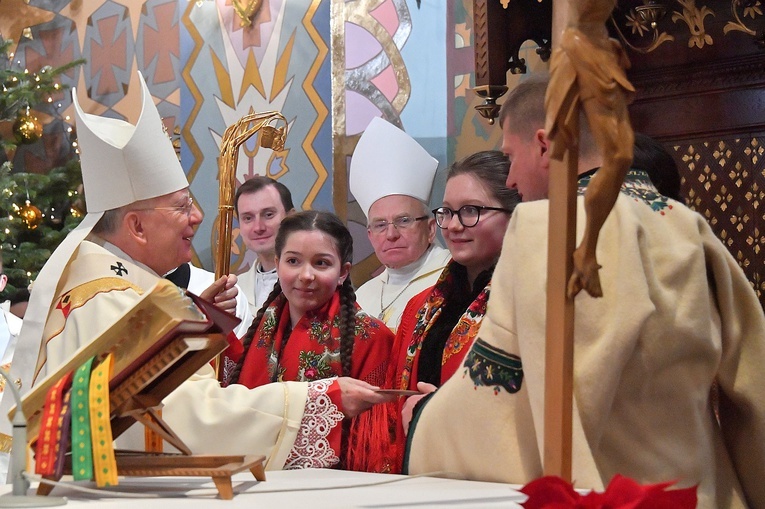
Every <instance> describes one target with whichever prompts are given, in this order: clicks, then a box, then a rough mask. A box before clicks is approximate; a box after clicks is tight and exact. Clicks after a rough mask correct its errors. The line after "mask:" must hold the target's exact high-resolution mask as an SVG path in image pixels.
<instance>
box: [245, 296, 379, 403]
mask: <svg viewBox="0 0 765 509" xmlns="http://www.w3.org/2000/svg"><path fill="white" fill-rule="evenodd" d="M355 309H356V327H355V338H354V359H355V358H356V353H357V350H358V351H360V352H362V353H363V352H364V351H368V350H371V349H373V347H372V346H371V345H372V343H373V342H374V341H377V340H378V339H381V338H379V337H378V336H380V335H383V334H385V335H387V336H388V341H390V340H391V338H392V334H391V333H390V331H389V329H387V327H385V325H384V324H383V323H382V322H380V321H379V320H376V319H374V318H372V317H370V316H369V315H367V314H366V313H364V312H363V311H361V309H360V308H359V307H358V305H356V306H355ZM340 310H341V303H340V292H335V294H334V295H333V296H332V298H331V299H330V300H329V302H327V303H326V304H325V305H324V306H322V307H321V308H319V309H317V310H314V311H310V312H308V313H306V314H305V316H303V318H301V320H300V322H298V324H297V326H296V327H295V328H294V329H293V330H292V332H291V333H290V334H289V337H288V338H287V339H286V340H285V331H286V330H287V328H288V324H289V323H290V314H289V302H287V299H286V298H285V297H284V295H283V294H282V295H280V296H279V297H277V298H276V299H275V300H274V302H272V303H271V305H269V306H268V308H267V309H266V311H265V314H264V315H263V319H262V320H261V322H260V325H258V328H257V330H256V331H255V337H254V339H253V341H252V343H251V344H250V348H249V350H248V352H247V355H246V357H245V361H244V365H243V366H242V372H241V375H240V377H239V383H241V384H243V385H246V386H247V387H250V388H253V387H258V386H260V385H265V384H267V383H270V382H281V381H300V382H304V381H312V380H321V379H324V378H329V377H332V376H340V375H342V364H341V359H340V330H339V324H340ZM383 350H384V348H379V352H374V353H371V354H370V355H369V356H365V357H363V358H364V359H365V364H366V365H358V366H356V365H354V366H353V367H352V373H351V375H352V376H354V377H355V378H361V379H367V381H370V377H371V379H372V380H373V381H370V383H381V382H382V380H383V378H384V374H385V366H386V365H387V356H388V353H389V352H388V353H384V352H383ZM285 352H286V353H285ZM375 354H378V355H375ZM374 357H377V358H374ZM354 364H355V363H354ZM375 370H376V371H375ZM371 371H375V374H370V373H371Z"/></svg>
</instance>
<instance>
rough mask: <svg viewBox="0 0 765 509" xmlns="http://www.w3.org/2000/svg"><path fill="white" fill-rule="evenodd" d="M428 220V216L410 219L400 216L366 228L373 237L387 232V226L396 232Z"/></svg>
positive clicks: (377, 222) (409, 217)
mask: <svg viewBox="0 0 765 509" xmlns="http://www.w3.org/2000/svg"><path fill="white" fill-rule="evenodd" d="M426 219H428V216H420V217H411V216H401V217H397V218H396V219H394V220H393V221H390V222H388V221H375V222H374V223H372V224H370V225H369V226H367V230H369V231H370V232H372V233H374V234H375V235H381V234H383V233H385V232H386V231H388V226H389V225H393V227H394V228H395V229H397V230H406V229H408V228H411V227H412V226H414V225H415V223H417V221H424V220H426Z"/></svg>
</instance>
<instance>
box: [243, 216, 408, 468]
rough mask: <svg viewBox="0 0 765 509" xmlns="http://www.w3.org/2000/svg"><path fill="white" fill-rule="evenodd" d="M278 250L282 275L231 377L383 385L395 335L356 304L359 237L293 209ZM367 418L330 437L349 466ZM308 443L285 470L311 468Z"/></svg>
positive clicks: (251, 381)
mask: <svg viewBox="0 0 765 509" xmlns="http://www.w3.org/2000/svg"><path fill="white" fill-rule="evenodd" d="M275 251H276V267H277V268H276V270H277V273H278V275H279V281H278V282H277V284H276V286H275V287H274V290H273V292H271V294H270V295H269V296H268V298H267V299H266V302H265V304H264V305H263V308H261V309H260V311H258V314H257V316H256V317H255V320H254V321H253V324H252V326H251V327H250V329H249V330H248V331H247V334H246V335H245V337H244V341H243V347H244V353H243V354H242V356H241V357H240V359H239V362H238V363H237V366H236V368H235V369H234V370H233V372H232V373H231V378H230V381H231V383H239V384H242V385H245V386H247V387H249V388H254V387H258V386H261V385H265V384H268V383H271V382H282V381H312V380H319V379H324V378H330V377H334V376H350V377H353V378H357V379H359V380H363V381H365V382H368V383H370V384H372V385H375V386H380V385H382V384H383V382H384V379H385V374H386V369H387V366H388V359H389V356H390V351H391V345H392V342H393V334H392V332H391V331H390V329H388V328H387V327H386V326H385V324H384V323H382V322H381V321H379V320H377V319H375V318H373V317H371V316H369V315H367V314H366V313H364V312H363V311H361V308H360V307H359V306H358V305H357V304H356V296H355V293H354V291H353V287H352V286H351V282H350V278H349V277H348V276H349V273H350V269H351V260H352V257H353V239H352V237H351V234H350V232H349V231H348V229H347V228H346V227H345V225H343V223H342V222H341V221H340V220H339V219H338V218H337V217H336V216H335V215H333V214H330V213H327V212H316V211H305V212H298V213H295V214H291V215H289V216H287V217H286V218H284V219H283V220H282V223H281V226H280V227H279V233H278V234H277V236H276V244H275ZM335 399H337V398H335ZM340 410H342V409H340ZM335 415H336V413H335ZM367 418H369V416H368V413H367V414H361V415H360V416H357V417H355V418H354V419H352V420H351V421H354V422H351V421H348V422H346V423H344V425H343V426H342V432H340V428H335V429H337V430H338V432H337V433H334V432H333V433H331V434H330V435H329V437H328V438H329V444H328V445H329V450H328V451H327V454H333V455H334V456H335V458H336V459H337V462H336V463H335V464H336V465H338V466H341V467H347V466H348V464H347V462H346V458H347V455H348V454H349V452H348V451H349V449H350V450H351V451H352V450H353V449H354V448H355V447H356V444H357V443H358V441H359V440H358V438H357V435H356V434H355V433H354V432H353V429H355V426H354V424H355V423H356V422H358V421H360V420H363V419H367ZM327 424H334V422H333V423H327ZM362 439H363V437H362ZM305 445H306V447H305V452H306V454H305V456H304V457H301V455H300V454H299V453H298V454H293V457H292V458H291V459H290V460H289V461H288V463H287V465H285V468H290V467H292V468H300V467H305V466H312V462H311V460H310V457H311V456H315V451H314V452H311V449H314V448H315V446H316V444H313V443H306V444H305ZM296 448H297V447H296Z"/></svg>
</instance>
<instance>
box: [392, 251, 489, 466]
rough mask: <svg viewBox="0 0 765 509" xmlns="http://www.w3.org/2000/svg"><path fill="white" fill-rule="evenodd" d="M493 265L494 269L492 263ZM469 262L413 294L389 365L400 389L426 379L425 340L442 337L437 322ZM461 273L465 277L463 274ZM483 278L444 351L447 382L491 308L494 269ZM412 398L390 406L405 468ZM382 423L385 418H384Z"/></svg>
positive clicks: (397, 452) (398, 459) (396, 454)
mask: <svg viewBox="0 0 765 509" xmlns="http://www.w3.org/2000/svg"><path fill="white" fill-rule="evenodd" d="M492 271H493V269H492ZM464 274H465V268H464V267H463V266H461V265H460V264H458V263H456V262H454V261H451V262H449V265H447V266H446V268H445V269H444V270H443V272H442V273H441V276H440V277H439V278H438V281H437V282H436V284H435V286H433V287H431V288H428V289H427V290H425V291H423V292H420V293H419V294H417V295H415V296H414V297H412V298H411V299H410V300H409V302H408V303H407V305H406V309H405V310H404V314H403V316H402V319H401V324H400V326H399V328H398V330H397V332H396V339H395V342H394V343H393V355H392V357H391V359H392V363H391V365H390V367H389V368H388V377H387V380H386V384H387V386H388V387H392V388H394V389H410V390H416V389H417V382H418V381H420V380H422V377H421V376H419V375H420V374H419V373H418V372H419V370H420V359H421V354H422V349H423V344H424V343H425V342H426V341H428V340H429V338H430V340H431V341H433V340H436V338H435V337H432V336H433V334H432V332H433V326H434V324H435V323H436V322H437V321H438V319H439V317H441V318H443V319H446V320H448V318H447V317H442V316H441V315H442V314H443V311H444V309H445V308H446V305H445V304H446V300H447V299H448V298H450V297H449V296H450V295H453V292H461V291H462V289H461V288H459V287H460V286H461V285H460V283H459V282H458V281H459V280H464V281H463V283H464V284H467V283H466V276H465V275H464ZM458 276H460V277H458ZM477 281H478V284H479V285H480V284H482V282H483V283H485V286H483V288H482V289H480V290H479V289H478V288H474V289H473V292H474V293H473V294H474V295H475V294H476V292H477V296H476V297H475V299H473V301H472V302H471V303H470V305H469V306H468V307H467V309H464V308H463V310H462V314H461V315H460V316H459V318H458V319H457V321H456V325H455V326H454V327H453V328H452V329H451V332H450V334H449V337H448V338H447V339H446V342H445V344H444V348H443V350H441V351H440V354H441V362H440V365H441V373H440V383H439V384H436V385H441V384H443V383H445V382H446V381H447V380H448V379H449V378H450V377H451V376H452V375H453V374H454V373H455V372H456V371H457V370H458V369H459V368H460V367H461V366H462V363H463V361H464V359H465V355H466V354H467V352H468V351H469V350H470V347H471V345H472V344H473V340H474V339H475V337H476V335H477V334H478V329H479V328H480V326H481V321H482V320H483V317H484V315H485V314H486V303H487V302H488V300H489V293H490V291H491V271H486V272H484V273H483V274H482V275H481V276H479V278H478V279H477ZM405 400H406V398H399V401H398V404H397V406H396V407H394V408H395V409H396V410H395V411H393V409H392V408H391V407H388V410H389V411H390V415H388V416H387V419H388V420H389V429H395V430H396V431H395V441H394V451H393V452H392V453H391V454H390V455H391V457H392V459H391V460H390V461H389V463H390V465H389V468H390V471H392V472H394V473H397V472H400V469H401V465H402V462H403V455H404V445H405V441H406V437H405V435H404V429H403V427H402V426H401V420H400V417H401V409H402V407H403V405H404V402H405ZM378 425H379V423H378Z"/></svg>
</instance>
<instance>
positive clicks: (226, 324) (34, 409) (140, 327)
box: [22, 281, 266, 500]
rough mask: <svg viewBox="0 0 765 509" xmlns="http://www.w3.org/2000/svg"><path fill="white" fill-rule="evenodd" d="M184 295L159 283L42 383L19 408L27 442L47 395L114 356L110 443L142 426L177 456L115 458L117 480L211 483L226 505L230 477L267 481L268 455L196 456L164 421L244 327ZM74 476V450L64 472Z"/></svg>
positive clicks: (46, 489) (43, 489)
mask: <svg viewBox="0 0 765 509" xmlns="http://www.w3.org/2000/svg"><path fill="white" fill-rule="evenodd" d="M187 296H188V297H190V298H191V301H190V300H189V299H188V298H186V297H185V296H184V295H183V294H182V293H181V292H180V291H179V290H178V288H177V287H175V285H173V284H172V283H170V282H168V281H161V282H160V283H158V284H157V285H156V286H155V287H154V288H153V289H152V290H150V291H149V292H147V293H146V294H145V295H144V296H143V297H142V299H141V300H140V301H139V302H138V303H137V304H136V305H135V306H133V308H131V309H130V310H129V311H128V312H126V313H125V314H124V315H123V316H122V317H121V318H120V319H119V320H118V321H117V322H116V323H115V324H114V325H112V326H111V327H110V328H109V329H108V330H107V331H106V332H104V333H103V334H102V335H101V336H100V337H98V338H97V339H96V340H95V341H93V342H92V343H90V344H88V345H86V346H84V347H83V348H81V349H80V350H78V352H77V353H76V354H75V355H74V356H73V357H72V359H71V360H70V361H69V362H67V363H66V364H65V365H64V366H63V367H62V368H61V369H59V370H58V371H56V372H55V373H53V374H52V375H50V376H49V377H47V378H46V379H45V380H43V381H42V382H41V383H40V384H38V385H37V386H36V387H35V388H34V389H33V390H32V391H31V392H30V393H29V394H28V395H27V396H26V397H25V398H24V399H23V401H22V409H23V411H24V414H25V415H26V416H27V421H28V426H27V437H28V443H29V444H30V445H33V444H34V443H35V442H36V441H37V436H38V434H39V432H40V421H41V417H42V411H43V406H44V402H45V395H46V393H47V392H48V388H49V387H51V386H52V385H53V384H54V383H55V382H56V381H57V380H58V379H59V378H61V377H62V376H63V375H64V374H66V373H68V372H69V371H72V370H74V369H77V367H79V366H80V365H82V364H83V363H84V362H85V361H86V360H87V359H89V358H90V357H93V356H95V357H96V361H101V360H102V359H103V358H105V357H106V355H108V354H109V353H112V354H113V356H114V361H113V362H114V368H113V375H112V377H111V380H110V382H109V402H110V410H111V425H112V436H113V438H115V439H116V438H117V437H118V436H119V435H121V434H122V433H123V432H124V431H126V430H127V429H128V428H129V427H130V426H132V425H133V424H134V423H135V422H140V423H141V424H143V425H144V426H145V427H146V428H148V429H150V430H152V431H153V432H154V433H156V434H157V435H159V436H160V437H161V438H163V439H164V440H165V441H167V442H168V443H170V444H171V445H173V446H174V447H175V448H177V449H178V451H180V453H151V452H143V451H141V452H139V451H115V456H116V462H117V472H118V475H121V476H193V477H197V476H201V477H212V479H213V481H214V482H215V486H216V488H217V489H218V494H219V495H220V498H222V499H225V500H230V499H232V498H233V496H234V492H233V489H232V486H231V476H232V475H234V474H236V473H239V472H242V471H245V470H249V471H250V472H252V474H253V475H254V476H255V478H256V479H257V480H259V481H265V480H266V477H265V471H264V462H265V456H218V455H193V454H192V453H191V450H190V449H189V448H188V447H187V446H186V444H184V443H183V441H182V440H181V439H180V438H179V437H178V436H177V435H176V434H175V433H174V432H173V430H172V429H171V428H170V426H168V425H167V423H165V422H164V421H163V420H162V417H161V415H160V412H159V410H160V409H161V407H162V400H163V399H164V398H165V397H166V396H167V395H168V394H170V393H171V392H172V391H173V390H175V388H176V387H178V386H179V385H180V384H181V383H183V382H184V381H185V380H186V379H188V378H189V377H190V376H191V375H192V374H194V373H195V372H196V371H197V370H198V369H199V368H201V367H203V366H204V365H205V364H206V363H208V362H210V361H211V360H212V359H213V358H215V357H216V356H217V355H218V354H220V353H221V352H223V351H224V350H225V349H226V347H227V346H228V341H227V340H226V335H227V334H228V333H229V332H230V331H231V330H232V329H233V328H234V327H235V326H236V325H237V323H238V322H239V319H238V318H236V317H234V316H233V315H230V314H228V313H225V312H223V311H221V310H219V309H218V308H216V307H215V306H213V305H211V304H210V303H208V302H206V301H203V300H202V299H200V298H199V297H197V296H195V295H193V294H187ZM192 301H193V304H196V305H195V306H194V305H192ZM71 472H72V462H71V445H70V446H68V450H67V451H66V457H65V463H64V468H63V473H64V474H71ZM60 477H61V476H51V477H48V478H51V479H53V480H58V479H60ZM52 489H53V487H52V485H50V484H45V483H41V484H40V485H39V487H38V489H37V494H38V495H47V494H48V493H50V491H51V490H52Z"/></svg>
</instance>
